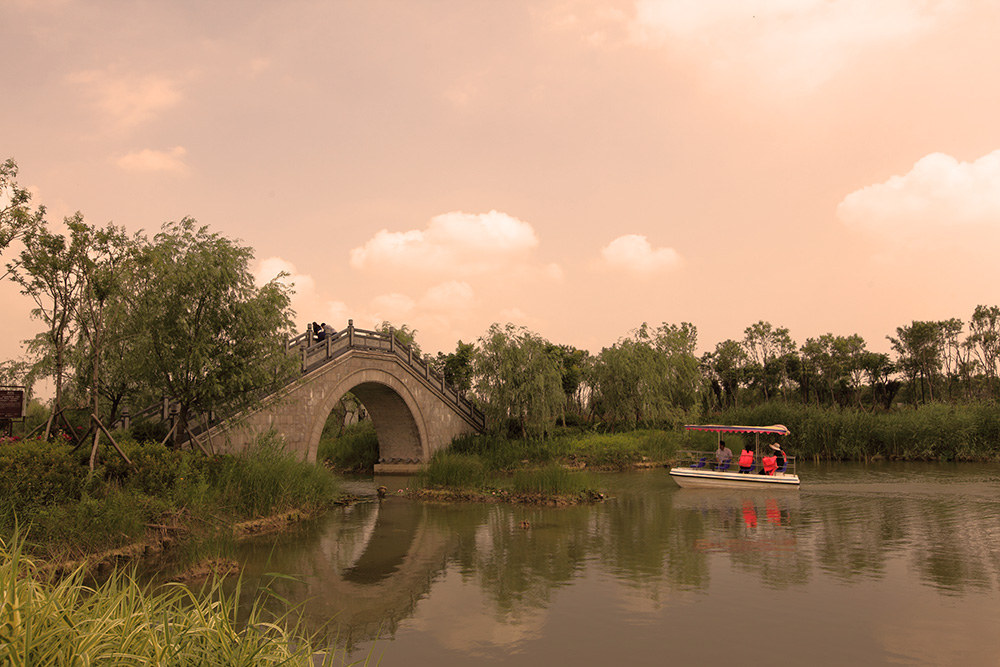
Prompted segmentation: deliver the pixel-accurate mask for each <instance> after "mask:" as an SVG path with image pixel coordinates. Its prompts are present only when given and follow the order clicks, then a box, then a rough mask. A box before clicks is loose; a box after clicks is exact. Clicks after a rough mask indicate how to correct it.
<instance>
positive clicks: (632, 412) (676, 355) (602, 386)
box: [589, 322, 701, 428]
mask: <svg viewBox="0 0 1000 667" xmlns="http://www.w3.org/2000/svg"><path fill="white" fill-rule="evenodd" d="M697 336H698V334H697V330H696V329H695V327H694V326H693V325H691V324H688V323H686V322H685V323H683V324H681V325H680V326H677V325H668V324H666V323H664V324H662V325H660V327H659V328H657V329H656V330H653V329H651V328H650V327H649V325H647V324H646V323H643V324H642V326H640V327H639V328H638V329H636V330H635V331H634V332H633V334H632V336H631V337H626V338H623V339H621V340H619V341H618V342H617V343H616V344H615V345H613V346H611V347H610V348H604V349H603V350H601V353H600V354H599V355H598V357H597V359H596V360H595V363H594V364H593V366H592V367H591V368H590V372H589V383H590V385H591V388H592V390H593V401H594V403H593V409H594V411H595V412H596V413H597V414H599V415H600V416H601V418H602V420H604V421H606V422H610V423H612V424H622V425H624V426H626V427H630V428H632V427H635V426H636V425H640V424H641V425H644V426H650V425H652V424H654V423H663V422H673V421H676V420H677V418H678V417H679V416H680V415H681V414H682V413H683V412H684V410H687V409H689V408H691V407H692V406H693V405H694V404H695V401H696V399H697V395H698V388H699V384H700V382H701V376H700V374H699V364H698V359H697V358H696V357H695V356H694V350H695V346H696V344H697Z"/></svg>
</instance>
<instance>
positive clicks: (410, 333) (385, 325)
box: [375, 320, 421, 357]
mask: <svg viewBox="0 0 1000 667" xmlns="http://www.w3.org/2000/svg"><path fill="white" fill-rule="evenodd" d="M375 331H377V332H379V333H383V334H385V335H387V336H388V335H389V334H392V335H393V337H394V338H395V339H396V342H398V343H400V344H401V345H403V346H409V347H411V348H412V349H413V356H414V357H420V355H421V352H420V345H419V344H417V330H416V329H411V328H410V327H409V326H408V325H406V324H403V325H402V326H400V327H398V328H397V327H395V326H393V324H392V322H390V321H388V320H382V323H381V324H379V325H378V326H377V327H375Z"/></svg>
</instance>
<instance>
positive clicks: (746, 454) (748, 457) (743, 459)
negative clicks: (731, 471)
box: [740, 449, 753, 468]
mask: <svg viewBox="0 0 1000 667" xmlns="http://www.w3.org/2000/svg"><path fill="white" fill-rule="evenodd" d="M752 465H753V452H751V451H750V450H749V449H744V450H743V451H742V452H740V467H741V468H749V467H750V466H752Z"/></svg>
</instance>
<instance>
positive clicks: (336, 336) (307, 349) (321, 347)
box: [285, 320, 486, 429]
mask: <svg viewBox="0 0 1000 667" xmlns="http://www.w3.org/2000/svg"><path fill="white" fill-rule="evenodd" d="M285 349H286V350H288V351H289V353H293V354H294V353H297V354H298V355H299V356H300V359H301V362H302V372H303V373H308V372H310V371H313V370H315V369H317V368H319V367H320V366H323V365H325V364H327V363H329V362H330V361H332V360H333V359H336V358H337V357H339V356H341V355H342V354H345V353H346V352H348V351H349V350H372V351H376V352H385V353H389V354H394V355H395V356H396V358H397V359H398V360H399V361H400V362H401V363H403V364H404V365H406V366H408V367H409V368H410V370H411V371H412V372H413V373H414V375H416V376H417V377H419V378H421V379H422V381H423V383H424V384H425V385H426V386H427V387H429V388H430V389H431V390H433V391H434V392H435V393H437V394H438V396H439V397H440V398H441V399H443V400H445V401H447V402H448V403H450V404H451V405H452V406H453V407H454V408H455V410H456V411H458V412H459V413H461V414H462V415H464V416H465V417H466V418H467V419H468V420H469V421H471V422H472V423H473V424H475V425H476V426H477V427H479V428H480V429H482V428H485V427H486V416H485V415H484V414H483V412H482V411H481V410H480V409H479V408H478V407H476V405H475V404H474V403H473V402H472V401H470V400H469V399H468V397H467V396H466V395H465V394H464V393H463V392H461V391H460V390H459V389H458V388H456V387H454V386H453V385H450V384H448V383H447V382H446V381H445V379H444V376H442V375H441V374H439V373H437V372H436V371H435V370H434V369H433V368H431V365H430V364H429V363H428V362H427V361H426V360H424V359H423V358H422V357H421V356H420V355H419V354H414V352H413V347H412V346H410V345H406V344H404V343H401V342H400V341H399V340H398V339H397V338H396V336H395V335H394V332H393V330H392V329H391V328H390V329H389V333H383V332H381V331H369V330H367V329H357V328H355V327H354V320H348V322H347V328H346V329H344V330H343V331H335V332H332V333H329V334H325V333H324V334H323V337H322V339H319V338H318V336H317V335H316V333H313V332H312V331H306V332H305V333H301V334H299V335H297V336H294V337H292V338H289V339H288V340H287V341H286V343H285Z"/></svg>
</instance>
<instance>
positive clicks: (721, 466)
mask: <svg viewBox="0 0 1000 667" xmlns="http://www.w3.org/2000/svg"><path fill="white" fill-rule="evenodd" d="M715 469H716V470H718V471H720V472H721V471H723V470H729V461H726V462H725V463H720V464H719V465H718V466H716V468H715Z"/></svg>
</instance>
